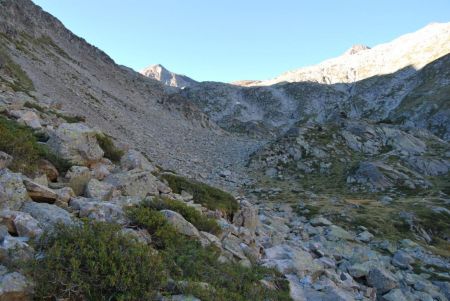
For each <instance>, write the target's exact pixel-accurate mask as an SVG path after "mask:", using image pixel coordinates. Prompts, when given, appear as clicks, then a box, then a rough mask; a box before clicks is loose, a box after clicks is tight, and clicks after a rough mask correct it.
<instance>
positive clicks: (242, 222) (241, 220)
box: [233, 200, 259, 231]
mask: <svg viewBox="0 0 450 301" xmlns="http://www.w3.org/2000/svg"><path fill="white" fill-rule="evenodd" d="M240 207H241V209H240V210H239V211H238V212H237V213H236V214H235V216H234V218H233V224H234V225H236V226H238V227H245V228H247V229H249V230H251V231H255V230H256V227H257V226H258V222H259V219H258V211H257V209H256V207H254V206H252V204H250V202H248V201H246V200H243V201H241V203H240Z"/></svg>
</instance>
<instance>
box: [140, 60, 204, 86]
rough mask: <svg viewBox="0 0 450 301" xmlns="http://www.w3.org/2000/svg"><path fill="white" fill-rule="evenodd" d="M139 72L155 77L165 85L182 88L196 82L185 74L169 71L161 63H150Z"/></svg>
mask: <svg viewBox="0 0 450 301" xmlns="http://www.w3.org/2000/svg"><path fill="white" fill-rule="evenodd" d="M141 74H142V75H144V76H147V77H149V78H153V79H156V80H158V81H160V82H162V83H164V84H165V85H167V86H171V87H177V88H184V87H189V86H191V85H194V84H196V83H197V82H196V81H195V80H193V79H191V78H189V77H187V76H186V75H180V74H176V73H173V72H170V71H169V70H167V69H166V68H165V67H164V66H162V65H159V64H158V65H152V66H148V67H147V68H145V69H143V70H142V71H141Z"/></svg>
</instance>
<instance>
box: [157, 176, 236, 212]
mask: <svg viewBox="0 0 450 301" xmlns="http://www.w3.org/2000/svg"><path fill="white" fill-rule="evenodd" d="M162 178H163V179H165V180H166V181H167V182H168V184H169V186H170V188H171V189H172V190H173V191H174V192H175V193H181V191H182V190H184V191H187V192H189V193H190V194H192V195H193V197H194V201H195V202H196V203H199V204H202V205H203V206H205V207H206V208H209V209H211V210H216V209H218V210H221V211H223V212H225V213H226V214H227V215H229V216H231V215H233V213H234V212H236V211H237V210H238V208H239V206H238V203H237V201H236V200H235V198H234V197H233V196H232V195H231V194H229V193H227V192H225V191H223V190H220V189H218V188H215V187H211V186H209V185H207V184H204V183H200V182H197V181H194V180H189V179H186V178H184V177H180V176H176V175H172V174H163V175H162Z"/></svg>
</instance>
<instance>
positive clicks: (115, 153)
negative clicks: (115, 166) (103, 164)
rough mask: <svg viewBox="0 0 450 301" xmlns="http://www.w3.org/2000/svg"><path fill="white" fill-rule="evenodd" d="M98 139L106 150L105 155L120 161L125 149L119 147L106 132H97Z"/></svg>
mask: <svg viewBox="0 0 450 301" xmlns="http://www.w3.org/2000/svg"><path fill="white" fill-rule="evenodd" d="M97 141H98V144H99V145H100V147H101V148H102V149H103V151H104V152H105V154H104V157H105V158H108V159H110V160H111V161H113V162H119V161H120V158H122V156H123V151H122V150H120V149H118V148H117V147H116V146H115V145H114V142H113V141H112V139H111V138H110V137H108V136H107V135H105V134H97Z"/></svg>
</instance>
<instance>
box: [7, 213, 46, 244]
mask: <svg viewBox="0 0 450 301" xmlns="http://www.w3.org/2000/svg"><path fill="white" fill-rule="evenodd" d="M0 224H1V225H3V226H5V227H6V229H7V231H8V232H9V233H11V234H14V235H18V236H22V237H29V238H34V237H38V236H40V235H41V234H42V232H43V231H42V229H41V228H40V227H39V223H38V221H37V220H35V219H34V218H33V217H32V216H31V215H29V214H28V213H25V212H21V211H11V210H2V211H0Z"/></svg>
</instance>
